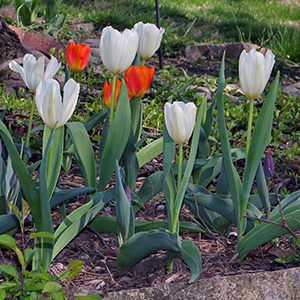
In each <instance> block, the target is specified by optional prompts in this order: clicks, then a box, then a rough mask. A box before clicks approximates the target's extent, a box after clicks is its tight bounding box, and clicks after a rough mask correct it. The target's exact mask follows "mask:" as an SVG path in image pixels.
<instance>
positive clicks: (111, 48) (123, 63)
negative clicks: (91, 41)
mask: <svg viewBox="0 0 300 300" xmlns="http://www.w3.org/2000/svg"><path fill="white" fill-rule="evenodd" d="M138 42H139V37H138V34H137V32H136V31H135V30H134V29H131V30H129V29H125V30H124V31H123V33H120V32H119V31H118V30H116V29H113V28H112V27H111V26H107V27H105V28H104V29H103V31H102V35H101V39H100V56H101V59H102V61H103V63H104V65H105V67H106V68H107V69H108V71H109V72H111V73H112V74H118V73H122V72H124V71H126V69H128V68H129V66H130V65H131V63H132V62H133V60H134V57H135V55H136V52H137V47H138Z"/></svg>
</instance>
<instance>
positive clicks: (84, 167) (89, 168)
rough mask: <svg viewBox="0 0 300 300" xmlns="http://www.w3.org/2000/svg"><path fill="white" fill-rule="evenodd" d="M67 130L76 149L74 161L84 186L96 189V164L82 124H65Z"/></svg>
mask: <svg viewBox="0 0 300 300" xmlns="http://www.w3.org/2000/svg"><path fill="white" fill-rule="evenodd" d="M67 128H68V131H69V133H70V136H71V139H72V141H73V144H74V146H75V149H76V159H77V162H78V165H79V168H80V170H81V172H82V175H83V177H84V181H85V186H86V187H91V188H96V186H97V184H96V163H95V158H94V151H93V148H92V145H91V142H90V138H89V136H88V133H87V131H86V129H85V127H84V125H83V124H82V123H79V122H72V123H67Z"/></svg>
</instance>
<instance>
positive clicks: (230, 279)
mask: <svg viewBox="0 0 300 300" xmlns="http://www.w3.org/2000/svg"><path fill="white" fill-rule="evenodd" d="M103 299H104V300H132V299H135V300H154V299H155V300H177V299H178V300H183V299H184V300H211V299H217V300H229V299H230V300H231V299H232V300H233V299H234V300H252V299H253V300H257V299H260V300H292V299H294V300H296V299H300V268H292V269H287V270H281V271H274V272H262V273H247V274H242V275H234V276H222V277H221V276H216V277H213V278H209V279H200V280H199V281H197V282H196V283H193V284H191V285H188V284H185V283H171V284H167V285H163V286H155V287H149V288H142V289H132V290H125V291H119V292H113V293H109V294H108V295H106V296H105V297H104V298H103Z"/></svg>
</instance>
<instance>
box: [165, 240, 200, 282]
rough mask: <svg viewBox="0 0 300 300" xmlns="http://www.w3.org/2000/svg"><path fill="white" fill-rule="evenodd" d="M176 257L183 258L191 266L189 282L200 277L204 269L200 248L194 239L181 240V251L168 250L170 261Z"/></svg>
mask: <svg viewBox="0 0 300 300" xmlns="http://www.w3.org/2000/svg"><path fill="white" fill-rule="evenodd" d="M178 239H179V238H178ZM174 258H180V259H182V260H183V261H184V262H185V263H186V264H187V265H188V267H189V268H190V272H191V277H190V280H189V283H193V282H195V281H197V280H198V279H199V277H200V275H201V271H202V259H201V254H200V252H199V249H198V248H197V246H196V245H195V244H194V243H193V242H192V241H190V240H185V241H182V242H180V243H179V252H171V251H168V261H169V260H170V261H172V260H173V259H174Z"/></svg>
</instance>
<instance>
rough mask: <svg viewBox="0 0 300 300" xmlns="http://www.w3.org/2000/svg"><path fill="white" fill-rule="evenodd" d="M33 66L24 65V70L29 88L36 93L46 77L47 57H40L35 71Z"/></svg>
mask: <svg viewBox="0 0 300 300" xmlns="http://www.w3.org/2000/svg"><path fill="white" fill-rule="evenodd" d="M32 65H33V64H28V65H24V70H25V74H26V79H27V83H28V87H29V88H30V89H31V90H32V91H35V90H36V88H37V86H38V85H39V83H40V82H41V81H42V80H43V77H44V67H45V57H44V56H41V57H39V58H38V60H37V61H36V63H35V65H34V68H33V69H31V67H32Z"/></svg>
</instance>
